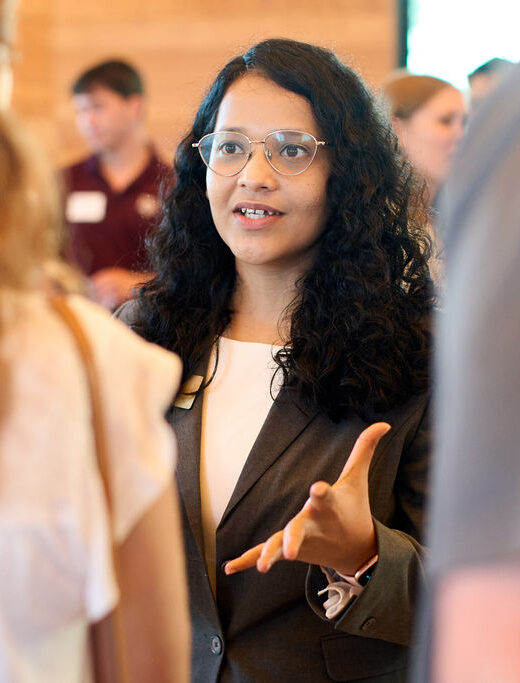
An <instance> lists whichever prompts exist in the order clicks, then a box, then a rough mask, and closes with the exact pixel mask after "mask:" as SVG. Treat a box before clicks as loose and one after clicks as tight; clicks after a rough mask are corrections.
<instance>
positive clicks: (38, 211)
mask: <svg viewBox="0 0 520 683" xmlns="http://www.w3.org/2000/svg"><path fill="white" fill-rule="evenodd" d="M61 213H62V212H61V203H60V197H59V189H58V183H57V180H56V176H55V173H54V171H53V169H52V167H51V165H50V163H49V162H48V160H47V158H46V157H45V154H44V153H43V150H42V149H41V148H40V145H39V144H38V142H37V140H35V139H33V137H32V136H31V135H30V133H29V132H28V131H27V130H25V128H24V127H23V126H22V125H21V124H20V123H19V122H18V120H17V119H16V118H15V117H14V115H13V114H12V113H9V112H2V113H0V243H1V245H2V246H1V249H0V288H4V287H9V288H14V289H32V288H37V287H39V286H40V284H41V282H42V281H43V280H45V278H46V277H47V275H46V273H47V271H50V272H52V273H53V274H57V273H60V274H63V279H64V280H66V281H67V280H69V279H70V281H71V282H72V280H73V279H74V278H70V277H69V276H68V275H66V274H65V273H66V272H67V269H66V268H65V267H62V266H61V265H57V264H60V249H61V245H62V218H61Z"/></svg>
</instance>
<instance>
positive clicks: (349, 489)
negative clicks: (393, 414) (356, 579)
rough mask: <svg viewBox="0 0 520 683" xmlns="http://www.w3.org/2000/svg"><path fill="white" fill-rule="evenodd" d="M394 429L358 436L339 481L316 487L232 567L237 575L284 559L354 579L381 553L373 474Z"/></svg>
mask: <svg viewBox="0 0 520 683" xmlns="http://www.w3.org/2000/svg"><path fill="white" fill-rule="evenodd" d="M389 429H390V425H388V424H386V423H385V422H377V423H375V424H373V425H371V426H370V427H368V428H367V429H365V430H364V431H363V432H362V433H361V434H360V435H359V437H358V439H357V441H356V443H355V444H354V448H353V449H352V452H351V454H350V456H349V458H348V460H347V462H346V463H345V467H344V468H343V471H342V472H341V474H340V476H339V478H338V480H337V481H336V482H335V483H334V484H333V485H332V486H330V485H329V484H327V483H325V482H324V481H318V482H316V483H314V484H313V485H312V486H311V488H310V496H309V498H308V499H307V502H306V503H305V505H304V506H303V508H302V509H301V510H300V512H299V513H298V514H297V515H296V516H295V517H293V519H291V521H290V522H289V523H288V524H287V526H286V527H285V528H284V529H282V530H281V531H278V532H277V533H275V534H273V535H272V536H271V537H270V538H268V539H267V541H265V542H264V543H260V545H257V546H255V547H254V548H251V549H250V550H247V551H246V552H245V553H244V554H243V555H241V556H240V557H238V558H236V559H234V560H230V561H229V562H228V563H227V564H226V568H225V572H226V574H235V573H236V572H240V571H242V570H244V569H249V568H250V567H253V566H254V565H255V564H256V567H257V569H258V571H260V572H268V571H269V569H271V567H272V566H273V564H274V563H275V562H278V561H279V560H282V559H283V560H300V561H301V562H308V563H310V564H318V565H321V566H323V567H331V568H332V569H335V570H336V571H338V572H340V573H342V574H349V575H352V574H354V573H355V572H356V571H357V569H359V567H360V566H361V565H363V564H364V563H365V562H366V561H367V560H368V559H369V558H371V557H372V556H373V555H375V554H376V553H377V544H376V537H375V530H374V523H373V521H372V514H371V511H370V504H369V498H368V469H369V467H370V462H371V460H372V456H373V455H374V451H375V449H376V446H377V444H378V443H379V440H380V439H381V437H382V436H384V435H385V434H386V433H387V432H388V430H389Z"/></svg>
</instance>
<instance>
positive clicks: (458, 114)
mask: <svg viewBox="0 0 520 683" xmlns="http://www.w3.org/2000/svg"><path fill="white" fill-rule="evenodd" d="M465 116H466V108H465V104H464V98H463V96H462V94H461V93H460V92H459V91H458V90H456V89H455V88H451V87H446V88H442V89H441V90H439V91H438V92H437V93H435V95H433V97H431V98H430V99H429V100H427V101H426V102H425V103H424V104H423V105H422V106H421V107H419V109H417V110H416V111H415V112H414V113H413V114H412V115H411V117H410V118H409V119H406V120H403V119H394V121H393V124H394V128H395V130H396V132H397V135H398V137H399V144H400V146H401V149H402V151H403V154H404V155H405V156H406V157H407V158H408V159H409V160H410V161H411V162H412V164H413V165H414V166H415V167H416V168H417V169H418V170H419V171H420V172H421V173H422V175H423V176H424V177H425V178H426V180H427V181H428V182H429V183H430V184H431V185H432V187H433V188H434V189H435V191H436V190H437V189H438V187H439V186H440V185H441V184H442V183H443V182H444V180H445V179H446V176H447V175H448V172H449V170H450V168H451V163H452V159H453V155H454V153H455V150H456V149H457V144H458V142H459V140H460V139H461V137H462V136H463V134H464V121H465Z"/></svg>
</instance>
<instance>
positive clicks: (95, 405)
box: [49, 294, 129, 683]
mask: <svg viewBox="0 0 520 683" xmlns="http://www.w3.org/2000/svg"><path fill="white" fill-rule="evenodd" d="M49 302H50V305H51V306H52V308H53V309H54V311H55V312H56V313H57V314H58V315H59V317H60V318H61V319H62V321H63V322H64V323H65V325H66V326H67V327H68V328H69V330H70V332H71V334H72V336H73V337H74V339H75V341H76V346H77V348H78V351H79V355H80V357H81V359H82V362H83V366H84V368H85V375H86V378H87V384H88V390H89V397H90V404H91V414H92V431H93V435H94V444H95V451H96V458H97V465H98V468H99V472H100V474H101V479H102V482H103V488H104V492H105V498H106V503H107V509H108V512H109V517H110V518H111V519H112V511H113V500H112V495H111V490H110V483H109V471H108V458H107V440H106V430H105V421H104V413H103V400H102V396H101V391H100V386H99V379H98V373H97V370H96V365H95V362H94V354H93V352H92V347H91V344H90V341H89V339H88V337H87V335H86V334H85V331H84V329H83V326H82V324H81V322H80V321H79V319H78V317H77V315H76V314H75V313H74V311H73V310H72V308H71V307H70V306H69V303H68V301H67V299H66V297H65V296H63V295H60V294H56V295H51V296H50V298H49ZM112 555H113V563H114V569H115V572H116V579H117V583H118V585H119V573H118V566H117V557H116V554H115V552H114V543H113V539H112ZM90 638H91V650H92V662H93V668H94V678H95V681H96V683H128V681H129V676H128V669H127V659H126V656H125V654H126V648H125V638H124V631H123V623H122V616H121V609H120V607H119V606H116V607H115V608H114V610H113V611H112V612H111V613H110V615H109V616H108V617H107V618H106V619H104V620H103V621H102V622H100V623H99V624H94V625H92V626H91V629H90Z"/></svg>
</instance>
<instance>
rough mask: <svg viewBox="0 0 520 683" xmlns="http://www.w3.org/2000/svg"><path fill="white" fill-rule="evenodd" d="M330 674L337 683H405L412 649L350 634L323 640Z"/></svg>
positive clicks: (323, 648)
mask: <svg viewBox="0 0 520 683" xmlns="http://www.w3.org/2000/svg"><path fill="white" fill-rule="evenodd" d="M321 646H322V650H323V657H324V659H325V666H326V669H327V673H328V675H329V677H330V678H331V680H333V681H344V682H345V681H364V682H365V683H369V682H370V681H372V680H374V683H375V682H376V681H377V683H401V682H402V683H405V682H406V680H407V675H406V669H407V665H408V654H409V648H407V647H404V646H403V645H397V644H396V643H389V642H387V641H385V640H376V639H375V638H360V637H358V636H350V635H346V634H341V635H340V634H338V635H336V634H334V635H331V636H324V637H323V638H322V639H321Z"/></svg>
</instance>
